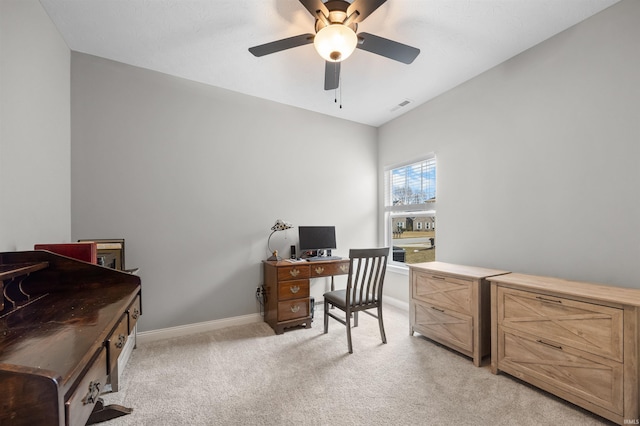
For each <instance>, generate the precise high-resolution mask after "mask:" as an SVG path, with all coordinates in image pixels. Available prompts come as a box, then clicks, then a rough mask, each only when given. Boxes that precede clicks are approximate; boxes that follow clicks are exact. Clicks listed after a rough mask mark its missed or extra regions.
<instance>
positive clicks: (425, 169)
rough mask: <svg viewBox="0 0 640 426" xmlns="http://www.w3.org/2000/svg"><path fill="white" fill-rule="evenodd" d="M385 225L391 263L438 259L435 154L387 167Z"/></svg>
mask: <svg viewBox="0 0 640 426" xmlns="http://www.w3.org/2000/svg"><path fill="white" fill-rule="evenodd" d="M385 193H386V194H385V229H386V236H387V237H386V241H387V244H389V245H391V246H392V247H393V253H392V260H391V262H392V263H395V264H398V265H402V264H407V263H420V262H429V261H433V260H435V257H436V244H435V237H436V236H435V229H436V158H435V156H433V155H432V156H429V157H427V158H425V159H423V160H420V161H418V162H415V163H411V164H405V165H402V166H399V167H394V168H389V169H387V170H386V171H385Z"/></svg>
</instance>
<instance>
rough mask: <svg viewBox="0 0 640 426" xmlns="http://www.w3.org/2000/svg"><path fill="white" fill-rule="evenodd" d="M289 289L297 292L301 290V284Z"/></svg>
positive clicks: (294, 292)
mask: <svg viewBox="0 0 640 426" xmlns="http://www.w3.org/2000/svg"><path fill="white" fill-rule="evenodd" d="M289 290H291V293H293V294H296V293H297V292H299V291H300V286H299V285H294V286H291V287H289Z"/></svg>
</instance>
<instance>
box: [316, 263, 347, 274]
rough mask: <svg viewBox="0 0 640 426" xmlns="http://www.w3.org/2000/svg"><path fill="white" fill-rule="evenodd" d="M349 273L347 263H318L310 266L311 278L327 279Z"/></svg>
mask: <svg viewBox="0 0 640 426" xmlns="http://www.w3.org/2000/svg"><path fill="white" fill-rule="evenodd" d="M348 273H349V261H348V260H347V261H345V262H341V263H318V264H316V265H313V264H312V265H311V277H328V276H332V275H344V274H348Z"/></svg>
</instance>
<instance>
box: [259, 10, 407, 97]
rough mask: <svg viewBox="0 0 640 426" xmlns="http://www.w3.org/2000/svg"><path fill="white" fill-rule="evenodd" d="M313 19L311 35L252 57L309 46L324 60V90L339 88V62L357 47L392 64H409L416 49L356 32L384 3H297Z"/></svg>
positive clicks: (265, 47)
mask: <svg viewBox="0 0 640 426" xmlns="http://www.w3.org/2000/svg"><path fill="white" fill-rule="evenodd" d="M299 1H300V3H302V5H303V6H304V7H305V8H306V9H307V10H308V11H309V13H311V15H312V16H313V17H314V18H316V23H315V31H316V33H315V34H311V33H308V34H300V35H297V36H294V37H289V38H285V39H282V40H278V41H273V42H271V43H266V44H261V45H259V46H254V47H250V48H249V52H251V53H252V54H253V55H254V56H258V57H259V56H264V55H269V54H271V53H276V52H280V51H282V50H287V49H291V48H293V47H298V46H303V45H305V44H311V43H313V44H314V46H315V48H316V51H317V52H318V54H320V56H322V58H323V59H324V60H325V73H324V90H333V89H337V88H338V86H339V85H340V62H342V61H343V60H345V59H347V58H348V57H349V55H351V53H353V51H354V50H355V49H356V48H358V49H361V50H366V51H367V52H371V53H375V54H377V55H380V56H384V57H386V58H389V59H393V60H395V61H399V62H402V63H405V64H410V63H412V62H413V60H414V59H415V58H416V57H417V56H418V54H419V53H420V49H417V48H415V47H411V46H407V45H406V44H402V43H398V42H396V41H392V40H389V39H386V38H383V37H378V36H375V35H373V34H369V33H359V34H357V35H356V31H357V30H358V23H359V22H362V21H364V19H365V18H366V17H367V16H369V15H371V14H372V13H373V12H374V11H375V10H376V9H377V8H378V7H380V6H381V5H383V4H384V3H385V2H386V1H387V0H354V1H353V2H352V3H349V2H348V1H346V0H329V1H327V2H326V3H324V2H323V1H322V0H299Z"/></svg>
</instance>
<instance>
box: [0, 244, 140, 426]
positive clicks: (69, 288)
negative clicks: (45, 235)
mask: <svg viewBox="0 0 640 426" xmlns="http://www.w3.org/2000/svg"><path fill="white" fill-rule="evenodd" d="M0 290H1V293H2V295H1V296H0V424H2V425H39V426H48V425H55V426H62V425H68V426H77V425H84V424H87V423H94V422H98V421H102V420H106V419H108V418H112V417H117V416H120V415H123V414H126V413H128V412H130V409H127V408H125V407H121V406H107V407H105V406H104V405H103V403H102V400H101V398H100V397H99V395H100V393H102V392H103V391H104V390H105V388H108V387H107V385H108V384H109V380H110V375H111V374H112V373H113V372H114V371H116V370H117V363H118V357H119V356H120V354H121V352H122V349H123V348H124V346H125V344H126V343H127V340H128V339H129V336H130V335H132V331H133V330H134V327H135V324H136V321H137V320H138V318H139V316H140V315H141V314H142V309H141V308H142V307H141V285H140V278H139V277H138V276H136V275H132V274H129V273H126V272H122V271H117V270H114V269H111V268H106V267H103V266H99V265H94V264H90V263H87V262H83V261H80V260H75V259H72V258H69V257H66V256H61V255H57V254H53V253H51V252H47V251H25V252H6V253H0Z"/></svg>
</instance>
